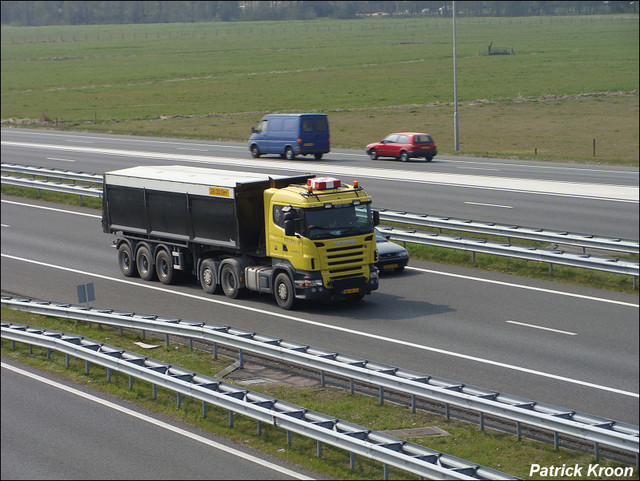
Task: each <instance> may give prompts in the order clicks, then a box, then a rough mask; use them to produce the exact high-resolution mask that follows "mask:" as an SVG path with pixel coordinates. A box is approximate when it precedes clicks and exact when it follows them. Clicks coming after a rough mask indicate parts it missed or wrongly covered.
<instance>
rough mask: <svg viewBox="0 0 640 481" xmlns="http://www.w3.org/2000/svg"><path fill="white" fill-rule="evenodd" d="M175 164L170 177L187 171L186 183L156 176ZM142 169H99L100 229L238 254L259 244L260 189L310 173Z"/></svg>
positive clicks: (300, 181)
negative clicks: (190, 178)
mask: <svg viewBox="0 0 640 481" xmlns="http://www.w3.org/2000/svg"><path fill="white" fill-rule="evenodd" d="M178 167H179V168H180V171H179V174H177V175H175V176H174V179H175V178H179V177H180V176H182V174H183V173H184V172H187V173H193V174H194V175H195V180H194V181H193V183H192V184H190V183H189V182H184V181H181V180H174V179H169V178H167V179H163V178H161V177H162V176H163V175H165V176H168V177H171V171H169V173H168V174H167V173H166V170H167V169H177V168H178ZM135 169H138V171H136V170H135ZM148 169H153V168H151V167H145V168H132V169H123V170H121V171H114V172H111V173H106V174H105V181H104V184H103V185H104V186H103V188H104V192H103V204H102V209H103V212H102V227H103V231H104V232H106V233H118V232H121V233H122V235H124V236H128V237H135V238H141V239H152V240H159V241H167V242H176V243H189V242H193V243H198V244H202V245H203V246H208V247H215V248H220V249H222V250H227V251H230V252H241V253H256V252H258V250H259V245H260V242H262V243H264V196H263V192H264V190H265V189H268V188H269V187H270V186H274V187H277V188H282V187H286V186H288V185H291V184H304V183H306V180H307V179H308V178H310V177H313V176H312V175H304V176H297V177H281V176H280V177H279V176H273V178H270V177H269V176H266V175H262V174H243V173H241V172H228V171H218V170H215V169H203V168H195V167H184V166H171V167H158V168H156V169H157V172H154V173H153V174H154V178H145V177H144V174H145V172H147V170H148ZM158 172H165V174H158ZM156 174H157V175H156ZM199 174H202V175H199ZM158 177H160V178H158ZM225 193H226V196H225Z"/></svg>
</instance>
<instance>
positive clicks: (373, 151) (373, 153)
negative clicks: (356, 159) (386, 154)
mask: <svg viewBox="0 0 640 481" xmlns="http://www.w3.org/2000/svg"><path fill="white" fill-rule="evenodd" d="M369 158H370V159H371V160H376V159H377V158H378V152H376V149H371V150H370V151H369Z"/></svg>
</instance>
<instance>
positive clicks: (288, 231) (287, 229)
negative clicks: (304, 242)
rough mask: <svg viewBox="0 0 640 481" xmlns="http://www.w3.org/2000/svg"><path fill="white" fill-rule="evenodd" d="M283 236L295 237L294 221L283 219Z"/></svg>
mask: <svg viewBox="0 0 640 481" xmlns="http://www.w3.org/2000/svg"><path fill="white" fill-rule="evenodd" d="M284 235H286V236H288V237H293V236H294V235H296V227H295V220H294V219H285V221H284Z"/></svg>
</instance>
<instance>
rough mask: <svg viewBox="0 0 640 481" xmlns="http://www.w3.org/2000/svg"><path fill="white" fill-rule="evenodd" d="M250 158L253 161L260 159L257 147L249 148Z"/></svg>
mask: <svg viewBox="0 0 640 481" xmlns="http://www.w3.org/2000/svg"><path fill="white" fill-rule="evenodd" d="M251 156H252V157H253V158H254V159H257V158H258V157H260V149H259V148H258V146H257V145H252V146H251Z"/></svg>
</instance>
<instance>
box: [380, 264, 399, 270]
mask: <svg viewBox="0 0 640 481" xmlns="http://www.w3.org/2000/svg"><path fill="white" fill-rule="evenodd" d="M382 267H384V268H385V269H395V268H397V267H398V264H387V265H386V266H382Z"/></svg>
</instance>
